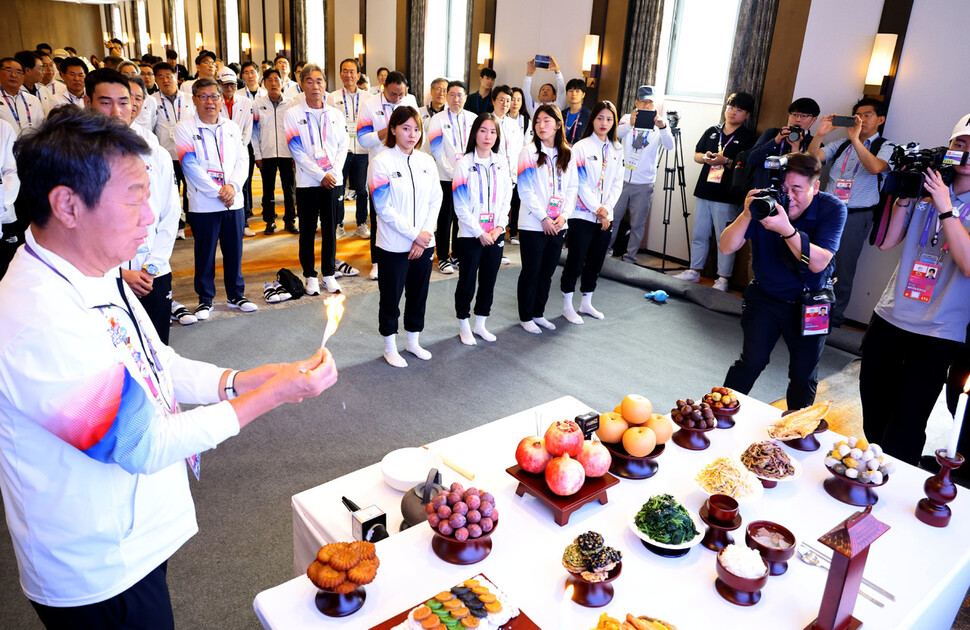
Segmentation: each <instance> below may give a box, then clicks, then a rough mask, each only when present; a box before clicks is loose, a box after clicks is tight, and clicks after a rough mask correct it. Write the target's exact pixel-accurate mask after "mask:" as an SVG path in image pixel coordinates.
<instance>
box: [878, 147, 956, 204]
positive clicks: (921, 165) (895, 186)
mask: <svg viewBox="0 0 970 630" xmlns="http://www.w3.org/2000/svg"><path fill="white" fill-rule="evenodd" d="M968 161H970V153H966V152H964V151H951V150H950V149H949V148H948V147H935V148H933V149H922V148H920V144H919V142H910V143H909V144H907V145H906V146H902V145H897V146H896V148H894V149H893V153H892V155H891V156H889V163H890V164H891V165H892V169H893V170H892V171H890V172H889V174H888V175H886V183H885V184H884V185H883V192H884V193H886V194H889V195H893V196H895V197H902V198H910V197H926V196H929V192H928V191H927V190H926V187H925V186H923V180H924V177H925V175H926V171H927V170H928V169H933V170H935V171H938V172H939V173H940V177H942V178H943V183H944V184H946V185H947V186H949V185H950V184H952V183H953V178H954V177H955V176H956V172H955V171H954V170H953V167H954V166H964V165H965V164H967V162H968Z"/></svg>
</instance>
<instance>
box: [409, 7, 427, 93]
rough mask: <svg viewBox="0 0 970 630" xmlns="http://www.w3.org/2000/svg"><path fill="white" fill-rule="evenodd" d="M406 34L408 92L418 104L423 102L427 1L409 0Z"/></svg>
mask: <svg viewBox="0 0 970 630" xmlns="http://www.w3.org/2000/svg"><path fill="white" fill-rule="evenodd" d="M410 5H411V11H410V15H409V24H408V29H409V34H408V74H409V75H410V77H409V80H410V81H411V89H410V90H409V92H410V93H411V94H413V95H414V98H415V99H416V100H417V101H418V105H419V106H420V105H423V104H424V36H425V33H424V30H425V23H426V21H427V11H428V1H427V0H411V1H410Z"/></svg>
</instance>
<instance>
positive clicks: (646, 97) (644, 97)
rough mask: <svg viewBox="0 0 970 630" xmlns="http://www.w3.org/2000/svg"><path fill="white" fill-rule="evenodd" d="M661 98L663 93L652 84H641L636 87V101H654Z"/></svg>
mask: <svg viewBox="0 0 970 630" xmlns="http://www.w3.org/2000/svg"><path fill="white" fill-rule="evenodd" d="M662 99H663V95H662V94H661V93H660V92H659V91H658V90H657V89H656V88H655V87H653V86H652V85H641V86H640V87H638V88H637V100H638V101H653V102H654V103H656V102H657V101H660V100H662Z"/></svg>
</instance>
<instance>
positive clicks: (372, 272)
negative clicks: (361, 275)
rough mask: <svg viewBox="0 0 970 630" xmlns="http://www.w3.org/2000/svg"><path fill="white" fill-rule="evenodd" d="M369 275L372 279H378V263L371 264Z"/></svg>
mask: <svg viewBox="0 0 970 630" xmlns="http://www.w3.org/2000/svg"><path fill="white" fill-rule="evenodd" d="M367 277H368V278H370V279H371V280H377V263H374V264H373V265H371V268H370V273H369V274H367Z"/></svg>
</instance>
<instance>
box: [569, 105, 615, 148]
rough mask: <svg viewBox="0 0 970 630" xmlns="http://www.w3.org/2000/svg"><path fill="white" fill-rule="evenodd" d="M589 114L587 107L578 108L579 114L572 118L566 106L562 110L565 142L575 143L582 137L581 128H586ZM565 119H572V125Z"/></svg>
mask: <svg viewBox="0 0 970 630" xmlns="http://www.w3.org/2000/svg"><path fill="white" fill-rule="evenodd" d="M589 114H590V111H589V108H588V107H583V108H582V109H580V110H579V114H578V115H577V116H576V117H575V118H572V117H573V114H570V113H569V108H568V107H567V108H566V109H564V110H563V111H562V120H563V131H564V132H565V134H566V142H568V143H569V144H576V143H577V142H579V141H580V140H582V139H583V130H585V129H586V124H587V123H588V122H589ZM567 119H572V120H574V122H573V125H572V127H570V126H569V125H568V124H566V123H568V122H569V120H567ZM617 124H619V123H617Z"/></svg>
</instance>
